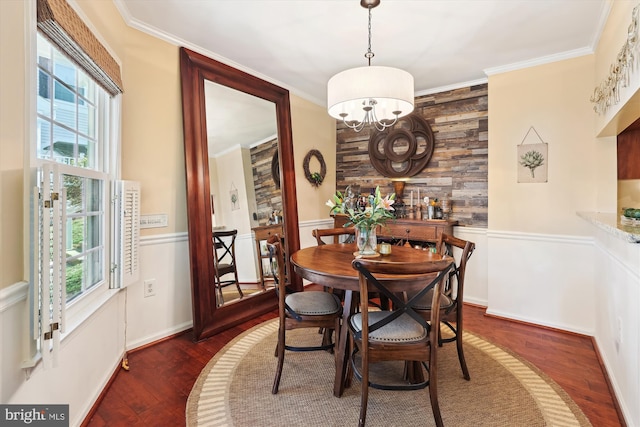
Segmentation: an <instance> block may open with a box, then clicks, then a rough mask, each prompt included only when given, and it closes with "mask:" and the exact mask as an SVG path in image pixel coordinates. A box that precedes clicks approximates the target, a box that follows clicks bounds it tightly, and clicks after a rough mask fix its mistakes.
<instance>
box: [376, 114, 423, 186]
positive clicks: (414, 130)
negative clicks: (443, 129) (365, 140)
mask: <svg viewBox="0 0 640 427" xmlns="http://www.w3.org/2000/svg"><path fill="white" fill-rule="evenodd" d="M434 147H435V138H434V136H433V131H432V130H431V126H429V123H427V121H426V120H425V119H423V118H422V117H420V116H419V115H417V114H415V113H413V114H410V115H408V116H406V117H403V118H401V119H400V120H398V123H396V124H395V125H394V126H393V127H391V128H389V129H386V130H384V131H382V132H380V131H376V132H374V133H373V134H372V135H371V138H370V139H369V157H370V159H371V164H372V165H373V167H374V168H375V169H376V170H377V171H378V172H380V173H381V174H382V175H384V176H386V177H388V178H403V177H411V176H414V175H417V174H419V173H420V172H422V170H423V169H424V168H425V167H426V166H427V164H428V163H429V160H431V156H432V155H433V149H434Z"/></svg>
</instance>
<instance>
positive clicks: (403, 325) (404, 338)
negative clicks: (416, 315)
mask: <svg viewBox="0 0 640 427" xmlns="http://www.w3.org/2000/svg"><path fill="white" fill-rule="evenodd" d="M389 313H390V312H389V311H370V312H369V325H372V324H373V323H376V322H377V321H379V320H381V319H383V318H385V317H386V316H388V315H389ZM350 321H351V327H352V328H353V329H354V330H356V331H358V332H359V331H361V330H362V314H361V313H356V314H354V315H353V316H351V320H350ZM426 336H427V330H426V329H425V328H424V327H423V326H422V325H420V324H419V323H418V322H416V321H415V320H413V319H412V318H411V316H409V315H408V314H403V315H402V316H400V317H398V318H397V319H395V320H393V321H391V322H390V323H387V324H386V325H384V326H383V327H381V328H380V329H376V330H375V331H373V332H370V333H369V341H378V342H396V343H398V342H413V341H420V340H423V339H425V338H426Z"/></svg>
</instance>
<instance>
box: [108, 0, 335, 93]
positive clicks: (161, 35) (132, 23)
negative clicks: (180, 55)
mask: <svg viewBox="0 0 640 427" xmlns="http://www.w3.org/2000/svg"><path fill="white" fill-rule="evenodd" d="M113 3H114V4H115V5H116V8H117V9H118V11H119V12H120V15H121V16H122V19H124V22H125V23H126V24H127V25H128V26H129V27H131V28H134V29H136V30H139V31H142V32H143V33H146V34H149V35H150V36H153V37H156V38H158V39H160V40H164V41H166V42H167V43H169V44H172V45H174V46H183V47H186V48H187V49H190V50H192V51H194V52H197V53H200V54H202V55H205V56H208V57H209V58H212V59H215V60H216V61H219V62H222V63H224V64H227V65H229V66H231V67H234V68H237V69H238V70H241V71H244V72H245V73H249V74H252V75H253V76H255V77H258V78H261V79H262V80H266V81H268V82H269V83H273V84H274V85H277V86H280V87H282V88H285V89H287V90H288V91H289V92H292V93H295V94H296V95H297V96H299V97H301V98H304V99H306V100H308V101H311V102H313V103H316V104H318V105H323V104H324V102H323V101H320V100H319V99H317V98H315V97H313V96H311V95H309V94H307V93H304V92H301V91H298V90H295V89H294V88H292V87H291V86H288V85H287V84H285V83H283V82H281V81H278V80H276V79H274V78H271V77H269V76H266V75H264V74H262V73H260V72H258V71H256V70H253V69H251V68H249V67H245V66H244V65H241V64H238V63H237V62H235V61H233V60H231V59H229V58H226V57H224V56H222V55H219V54H217V53H215V52H211V51H209V50H207V49H203V48H202V47H201V46H198V45H195V44H193V43H190V42H188V41H186V40H183V39H181V38H178V37H175V36H174V35H173V34H169V33H167V32H165V31H162V30H160V29H158V28H155V27H153V26H151V25H148V24H146V23H144V22H141V21H139V20H137V19H135V18H134V17H133V16H132V15H131V13H129V9H128V8H127V6H126V5H125V4H124V2H123V1H122V0H113Z"/></svg>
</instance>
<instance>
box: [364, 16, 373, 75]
mask: <svg viewBox="0 0 640 427" xmlns="http://www.w3.org/2000/svg"><path fill="white" fill-rule="evenodd" d="M367 9H369V26H368V27H367V28H368V30H369V45H368V48H367V53H365V54H364V57H365V58H367V60H368V61H369V66H371V58H373V57H374V56H375V54H374V53H373V52H372V51H371V9H372V7H371V5H369V6H368V7H367Z"/></svg>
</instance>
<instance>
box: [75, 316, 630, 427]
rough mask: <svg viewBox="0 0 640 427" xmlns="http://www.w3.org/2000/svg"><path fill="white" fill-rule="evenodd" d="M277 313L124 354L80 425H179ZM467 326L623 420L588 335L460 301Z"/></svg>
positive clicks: (613, 421) (594, 419)
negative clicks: (210, 378)
mask: <svg viewBox="0 0 640 427" xmlns="http://www.w3.org/2000/svg"><path fill="white" fill-rule="evenodd" d="M276 315H277V313H276V312H275V311H274V312H272V313H269V314H267V315H264V316H261V317H259V318H256V319H253V320H251V321H249V322H246V323H243V324H242V325H240V326H237V327H235V328H233V329H230V330H227V331H225V332H223V333H221V334H219V335H217V336H216V337H214V338H211V339H209V340H207V341H204V342H200V343H194V342H192V335H191V333H190V332H188V333H184V334H182V335H179V336H176V337H174V338H171V339H168V340H165V341H162V342H159V343H157V344H154V345H152V346H148V347H146V348H144V349H141V350H138V351H134V352H132V353H130V354H129V366H130V370H129V371H128V372H127V371H124V370H119V371H118V372H117V373H116V374H115V378H114V379H113V381H112V383H111V384H110V386H109V387H108V389H107V390H106V391H105V393H104V394H103V396H102V400H101V401H100V402H99V403H98V404H97V406H96V407H95V408H94V411H93V414H92V415H91V416H90V417H89V418H88V419H87V420H85V422H84V423H83V425H85V426H90V427H98V426H109V427H113V426H145V427H146V426H181V425H184V424H185V414H184V409H185V405H186V401H187V397H188V396H189V392H190V391H191V387H192V386H193V383H194V382H195V380H196V378H197V377H198V374H199V373H200V371H201V370H202V368H203V367H204V366H205V365H206V364H207V362H208V361H209V360H210V359H211V357H213V355H215V354H216V352H217V351H219V350H220V349H221V348H222V347H224V345H225V344H226V343H228V342H229V341H230V340H232V339H233V338H234V337H235V336H237V335H238V334H240V333H242V332H243V331H246V330H247V329H250V328H251V327H253V326H255V325H257V324H259V323H261V322H263V321H265V320H268V319H271V318H274V317H276ZM465 327H466V328H467V329H468V330H469V331H471V332H474V333H476V334H478V335H481V336H483V337H484V338H486V339H488V340H490V341H491V342H493V343H495V344H498V345H500V346H502V347H506V348H508V349H510V350H511V351H512V352H514V353H516V354H518V355H520V356H522V357H523V358H525V359H527V360H528V361H529V362H531V363H532V364H534V365H535V366H537V367H538V368H539V369H540V370H542V371H543V372H545V373H546V374H547V375H548V376H549V377H551V378H552V379H553V380H554V381H556V382H557V383H558V384H559V385H560V386H561V387H562V388H563V389H564V390H565V391H566V392H567V393H568V394H569V395H570V396H571V398H573V400H574V401H575V402H576V403H577V404H578V405H579V406H580V408H581V409H582V411H583V412H584V413H585V414H586V416H587V417H588V418H589V420H590V421H591V423H592V424H593V425H594V426H596V427H608V426H612V427H613V426H624V423H622V422H621V421H620V419H619V417H618V413H617V411H616V407H615V405H614V401H613V399H612V395H611V393H610V391H609V387H608V384H607V380H606V378H605V375H604V373H603V371H602V369H601V366H600V363H599V361H598V357H597V355H596V352H595V350H594V348H593V344H592V341H591V339H590V338H588V337H584V336H579V335H575V334H570V333H564V332H560V331H556V330H550V329H545V328H539V327H536V326H532V325H528V324H523V323H519V322H511V321H508V320H504V319H498V318H495V317H490V316H486V315H485V310H484V309H483V308H480V307H475V306H465ZM274 369H275V365H274ZM472 380H473V378H472ZM266 392H270V391H269V390H267V391H266Z"/></svg>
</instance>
